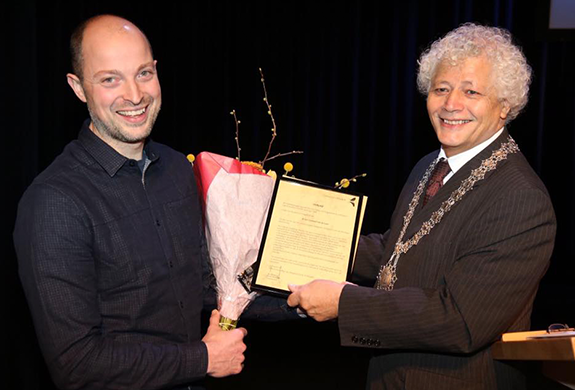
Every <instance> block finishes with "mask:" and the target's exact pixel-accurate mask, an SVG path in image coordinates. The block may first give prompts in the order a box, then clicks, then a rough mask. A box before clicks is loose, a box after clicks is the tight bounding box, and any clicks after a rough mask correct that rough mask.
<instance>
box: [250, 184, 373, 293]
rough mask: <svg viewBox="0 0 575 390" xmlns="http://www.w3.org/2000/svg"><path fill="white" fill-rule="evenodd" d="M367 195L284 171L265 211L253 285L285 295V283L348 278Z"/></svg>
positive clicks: (252, 286)
mask: <svg viewBox="0 0 575 390" xmlns="http://www.w3.org/2000/svg"><path fill="white" fill-rule="evenodd" d="M366 203H367V197H365V196H363V195H361V194H358V193H354V192H351V191H346V190H338V189H334V188H329V187H326V186H322V185H319V184H315V183H310V182H307V181H303V180H298V179H294V178H290V177H285V176H284V177H282V178H280V179H278V180H277V182H276V185H275V188H274V193H273V195H272V200H271V205H270V209H269V212H268V217H267V221H266V226H265V229H264V233H263V237H262V243H261V246H260V250H259V254H258V259H257V261H256V263H255V264H254V275H253V279H252V283H251V289H252V290H259V291H266V292H270V293H272V294H276V295H284V296H285V295H288V294H289V293H290V291H289V289H288V284H305V283H308V282H311V281H312V280H314V279H327V280H332V281H336V282H343V281H345V280H347V278H348V277H349V275H350V273H351V271H352V269H353V262H354V259H355V253H356V249H357V243H358V240H359V235H360V231H361V224H362V221H363V214H364V211H365V205H366Z"/></svg>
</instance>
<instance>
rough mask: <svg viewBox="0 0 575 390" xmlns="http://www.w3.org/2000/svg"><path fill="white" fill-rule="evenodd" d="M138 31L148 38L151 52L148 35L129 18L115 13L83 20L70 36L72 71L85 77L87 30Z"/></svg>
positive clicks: (100, 31)
mask: <svg viewBox="0 0 575 390" xmlns="http://www.w3.org/2000/svg"><path fill="white" fill-rule="evenodd" d="M122 31H125V32H129V31H137V32H139V33H140V34H141V35H142V36H143V37H144V39H145V40H146V42H147V44H148V47H149V49H150V53H152V57H153V52H152V45H150V41H148V38H147V37H146V35H145V34H144V33H143V32H142V30H140V29H139V28H138V27H137V26H136V25H135V24H134V23H132V22H130V21H129V20H127V19H124V18H121V17H119V16H115V15H98V16H94V17H92V18H90V19H88V20H85V21H84V22H82V23H81V24H80V25H78V27H76V29H75V30H74V32H73V33H72V37H71V38H70V54H71V57H72V71H73V72H74V74H75V75H76V76H78V77H79V78H80V80H82V79H83V77H84V53H83V42H84V37H85V34H86V32H91V33H96V34H97V33H102V32H103V33H109V34H113V33H118V32H122Z"/></svg>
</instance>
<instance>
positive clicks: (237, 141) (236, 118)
mask: <svg viewBox="0 0 575 390" xmlns="http://www.w3.org/2000/svg"><path fill="white" fill-rule="evenodd" d="M230 115H233V116H234V121H235V122H236V146H237V148H238V157H237V160H238V161H242V159H241V158H240V152H241V150H242V148H240V123H241V122H240V121H239V120H238V117H237V115H236V110H232V112H230Z"/></svg>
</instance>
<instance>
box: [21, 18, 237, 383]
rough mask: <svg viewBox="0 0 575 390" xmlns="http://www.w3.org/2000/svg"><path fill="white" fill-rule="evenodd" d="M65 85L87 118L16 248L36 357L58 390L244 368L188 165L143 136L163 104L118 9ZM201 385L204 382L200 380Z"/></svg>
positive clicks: (93, 30) (27, 217)
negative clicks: (225, 322)
mask: <svg viewBox="0 0 575 390" xmlns="http://www.w3.org/2000/svg"><path fill="white" fill-rule="evenodd" d="M71 48H72V56H73V63H74V74H68V75H67V78H68V83H69V84H70V86H71V87H72V89H73V90H74V92H75V94H76V96H77V97H78V98H79V99H80V100H81V101H83V102H85V103H87V105H88V111H89V113H90V118H91V119H90V120H87V121H86V122H85V123H84V125H83V126H82V129H81V130H80V133H79V136H78V139H77V140H75V141H73V142H71V143H70V144H69V145H68V146H67V147H66V148H65V150H64V151H63V153H62V154H61V155H60V156H58V157H57V158H56V160H55V161H54V162H53V163H52V164H51V165H50V166H49V167H48V168H47V169H46V170H45V171H44V172H42V173H41V174H40V175H39V176H38V177H37V178H36V179H35V180H34V182H33V183H32V185H31V186H30V187H29V188H28V189H27V191H26V193H25V194H24V196H23V198H22V200H21V202H20V205H19V210H18V218H17V223H16V228H15V231H14V241H15V246H16V250H17V255H18V261H19V272H20V277H21V280H22V283H23V286H24V290H25V293H26V297H27V300H28V302H29V306H30V310H31V312H32V317H33V320H34V324H35V328H36V332H37V335H38V339H39V343H40V347H41V349H42V353H43V355H44V357H45V360H46V362H47V365H48V368H49V370H50V373H51V375H52V378H53V380H54V381H55V383H56V384H57V385H58V386H59V387H60V388H63V389H102V388H105V389H139V388H146V389H156V388H175V387H177V386H180V387H181V388H186V389H192V388H197V387H195V386H194V382H195V381H196V380H198V379H201V378H203V377H204V376H205V375H206V374H207V375H211V376H214V377H223V376H227V375H232V374H237V373H239V372H240V371H241V370H242V367H243V361H244V355H243V352H244V350H245V348H246V347H245V345H244V343H243V338H244V336H245V335H246V333H247V332H246V330H245V329H244V328H238V329H235V330H232V331H228V332H224V331H222V330H221V329H220V328H219V326H218V320H219V313H218V312H217V311H216V310H214V311H213V312H212V316H211V318H210V324H209V328H208V330H207V333H206V334H205V335H204V337H203V338H202V337H201V333H200V331H201V329H200V312H201V310H202V307H203V306H204V303H205V301H208V303H209V302H211V301H209V299H208V298H209V297H211V298H213V296H209V297H208V296H207V295H206V294H205V290H206V289H207V285H208V280H209V278H208V275H209V269H208V267H207V264H206V261H205V257H204V254H203V253H202V250H203V240H202V233H201V209H200V204H199V198H198V193H197V189H196V183H195V179H194V176H193V173H192V167H191V165H190V164H189V162H188V161H187V160H186V158H185V157H184V156H183V155H182V154H180V153H177V152H176V151H174V150H172V149H170V148H168V147H167V146H165V145H161V144H159V143H155V142H153V141H151V140H149V138H148V137H149V135H150V133H151V131H152V128H153V126H154V122H155V120H156V117H157V115H158V113H159V111H160V107H161V90H160V83H159V80H158V74H157V69H156V60H155V59H154V58H153V55H152V49H151V47H150V44H149V42H148V40H147V38H146V37H145V35H144V34H143V33H142V31H140V30H139V29H138V28H137V27H136V26H135V25H134V24H132V23H131V22H129V21H127V20H125V19H122V18H119V17H116V16H112V15H103V16H97V17H94V18H92V19H89V20H88V21H86V22H85V23H83V24H82V25H81V26H80V27H79V28H78V29H77V30H76V32H75V33H74V35H73V38H72V42H71ZM196 384H197V382H196Z"/></svg>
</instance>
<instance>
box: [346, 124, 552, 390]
mask: <svg viewBox="0 0 575 390" xmlns="http://www.w3.org/2000/svg"><path fill="white" fill-rule="evenodd" d="M508 136H509V135H508V133H507V131H504V132H503V134H502V135H501V136H500V137H498V138H497V139H496V140H495V141H494V142H493V143H492V144H491V145H489V146H488V147H487V148H486V149H484V150H483V151H482V152H480V153H479V154H478V155H477V156H475V157H474V158H473V159H472V160H470V161H469V162H468V163H467V164H466V165H465V166H464V167H463V168H461V169H460V170H459V171H458V172H457V173H456V174H455V175H454V176H453V177H452V178H451V179H450V180H449V181H448V182H447V183H446V184H445V185H444V186H443V187H442V188H441V189H440V190H439V192H438V193H437V195H436V196H435V197H434V198H432V199H431V200H430V202H429V203H428V204H427V205H426V206H425V207H422V206H421V201H420V204H419V205H418V209H417V211H416V213H415V215H414V216H413V219H412V221H411V224H410V226H409V228H408V229H407V232H406V234H405V237H404V240H405V239H407V238H410V237H411V236H412V235H413V234H414V233H415V232H417V231H418V230H419V228H420V227H421V224H422V223H423V222H424V221H427V220H428V219H429V217H430V215H431V213H432V212H433V211H435V210H437V209H438V208H439V206H440V204H441V203H442V202H443V201H444V200H446V199H447V198H448V197H449V195H450V194H451V192H453V191H454V190H456V189H457V188H458V187H459V185H460V183H461V181H462V180H464V179H466V178H467V177H468V176H469V174H470V172H471V170H472V169H474V168H477V167H478V166H479V165H480V164H481V161H482V160H484V159H485V158H487V157H489V156H490V155H491V153H492V151H493V150H495V149H497V148H499V146H500V145H501V143H502V142H505V141H506V140H507V138H508ZM436 157H437V152H434V153H431V154H429V155H428V156H426V157H424V158H423V159H422V160H420V161H419V163H418V164H417V165H416V167H415V168H414V169H413V171H412V173H411V175H410V176H409V178H408V180H407V183H406V184H405V186H404V188H403V191H402V193H401V195H400V197H399V200H398V202H397V205H396V209H395V212H394V214H393V216H392V220H391V227H390V230H389V231H388V232H387V233H386V234H384V235H383V236H382V235H370V236H367V237H362V240H361V241H360V248H359V251H358V257H357V261H356V263H357V264H356V268H355V270H354V274H355V275H356V277H357V278H358V279H357V280H359V281H364V282H365V281H366V280H370V279H371V280H370V283H372V282H373V279H374V277H375V276H376V275H377V272H378V270H379V267H380V265H382V264H385V263H386V262H387V261H388V259H389V258H390V256H391V254H392V252H393V247H394V245H395V242H396V240H397V238H398V236H399V232H400V230H401V228H402V223H403V216H404V215H405V212H406V210H407V207H408V204H409V202H410V201H411V198H412V196H413V193H414V191H415V189H416V187H417V185H418V183H419V180H420V179H421V177H422V175H423V173H424V172H425V170H426V169H427V167H428V166H429V164H430V162H431V161H432V160H433V159H434V158H436ZM555 230H556V221H555V215H554V212H553V207H552V205H551V201H550V199H549V195H548V193H547V190H546V189H545V186H544V185H543V183H542V182H541V180H540V179H539V178H538V177H537V175H536V174H535V172H534V171H533V170H532V169H531V167H530V166H529V164H528V162H527V161H526V160H525V157H524V156H523V155H522V154H521V153H520V152H519V153H515V154H510V155H509V156H508V158H507V159H506V160H503V161H501V162H500V163H499V164H498V165H497V169H495V170H494V171H491V172H489V173H487V175H486V177H485V179H484V180H481V181H479V182H477V183H476V184H475V186H474V188H473V189H472V190H471V191H469V192H468V193H467V194H466V195H465V196H464V197H463V199H461V201H460V202H459V203H458V204H456V205H455V206H454V207H453V208H452V210H451V211H450V212H449V213H447V214H446V215H445V216H444V218H443V220H442V221H441V222H440V223H439V224H438V225H437V226H435V228H434V229H433V230H432V231H431V233H430V234H429V235H428V236H426V237H424V238H423V239H421V241H420V242H419V244H418V245H417V246H414V247H412V248H411V249H410V250H409V251H408V252H407V253H406V254H404V255H402V256H401V257H400V259H399V263H398V269H397V276H398V280H397V282H396V284H395V288H394V290H393V291H390V292H386V291H381V290H376V289H373V288H371V287H359V286H346V287H345V288H344V290H343V293H342V295H341V298H340V303H339V329H340V336H341V343H342V345H347V346H365V347H367V348H373V350H374V356H373V358H372V359H371V361H370V367H369V373H368V379H367V387H368V388H370V389H417V390H426V389H442V390H449V389H458V390H459V389H496V388H501V389H507V388H518V387H517V386H521V381H522V380H523V379H522V378H523V377H522V375H521V373H520V372H518V371H517V370H515V369H514V368H512V367H511V366H509V365H507V364H505V363H502V362H498V361H494V360H493V359H492V357H491V353H490V348H489V347H490V345H491V344H492V343H493V342H495V341H497V340H498V339H499V337H500V335H501V334H502V333H504V332H508V331H518V330H525V329H529V325H530V314H531V309H532V304H533V299H534V297H535V293H536V291H537V288H538V285H539V281H540V280H541V278H542V276H543V275H544V273H545V271H546V270H547V267H548V263H549V259H550V256H551V253H552V250H553V244H554V239H555Z"/></svg>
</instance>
